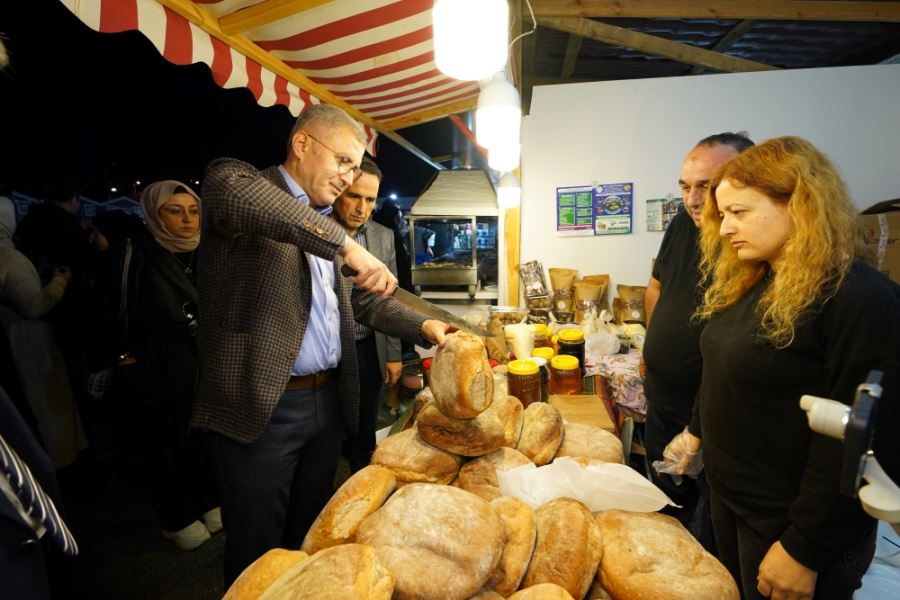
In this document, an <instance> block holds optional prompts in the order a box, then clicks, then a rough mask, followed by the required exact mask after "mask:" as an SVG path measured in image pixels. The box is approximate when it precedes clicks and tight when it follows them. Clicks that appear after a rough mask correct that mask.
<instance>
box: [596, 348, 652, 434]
mask: <svg viewBox="0 0 900 600" xmlns="http://www.w3.org/2000/svg"><path fill="white" fill-rule="evenodd" d="M591 358H592V360H590V361H585V362H586V363H587V369H586V374H587V375H602V376H603V377H604V378H605V379H606V382H607V385H608V387H609V394H610V396H611V397H612V399H613V400H614V401H615V403H616V404H617V405H618V407H619V408H620V409H624V410H625V411H626V412H627V413H629V414H630V415H631V416H633V417H635V419H637V420H643V418H644V417H645V416H646V415H647V398H646V396H644V380H643V379H642V378H641V375H640V372H639V371H638V363H640V361H641V353H640V352H639V351H638V350H635V349H634V348H632V349H631V350H629V351H628V353H627V354H602V355H598V356H596V357H591Z"/></svg>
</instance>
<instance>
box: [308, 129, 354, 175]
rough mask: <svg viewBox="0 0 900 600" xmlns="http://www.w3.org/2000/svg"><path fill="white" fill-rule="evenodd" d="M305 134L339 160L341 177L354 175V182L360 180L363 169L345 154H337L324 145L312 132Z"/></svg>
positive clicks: (338, 168)
mask: <svg viewBox="0 0 900 600" xmlns="http://www.w3.org/2000/svg"><path fill="white" fill-rule="evenodd" d="M303 133H305V134H306V135H308V136H309V138H310V139H311V140H312V141H314V142H315V143H317V144H320V145H321V146H322V147H323V148H325V149H326V150H328V151H329V152H331V153H332V154H334V157H335V158H337V161H338V167H337V170H338V174H339V175H346V174H347V173H352V174H353V181H356V180H357V179H359V176H360V175H362V168H361V167H360V166H359V165H355V164H353V161H352V160H350V159H349V158H347V157H346V156H344V155H343V154H340V153H338V152H336V151H335V150H332V149H331V148H329V147H328V146H326V145H325V144H323V143H322V142H321V141H319V140H318V139H317V138H316V137H315V136H314V135H313V134H311V133H310V132H308V131H304V132H303Z"/></svg>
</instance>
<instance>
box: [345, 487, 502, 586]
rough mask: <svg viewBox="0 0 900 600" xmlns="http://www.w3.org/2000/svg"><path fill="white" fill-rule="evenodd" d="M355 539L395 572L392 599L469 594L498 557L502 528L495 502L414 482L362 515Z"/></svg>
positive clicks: (482, 582)
mask: <svg viewBox="0 0 900 600" xmlns="http://www.w3.org/2000/svg"><path fill="white" fill-rule="evenodd" d="M356 539H357V540H358V541H359V542H360V543H363V544H369V545H371V546H373V547H374V548H375V551H376V552H377V553H378V557H379V558H380V559H381V562H382V563H383V564H384V565H385V566H386V567H387V568H388V569H389V570H390V571H391V572H392V573H394V574H395V576H396V577H397V584H396V587H395V589H394V600H413V599H415V600H465V599H466V598H469V597H471V596H473V595H474V594H475V593H477V592H478V591H479V590H481V589H482V587H483V586H484V584H485V582H487V580H488V578H489V577H490V575H491V573H493V572H494V569H495V568H496V567H497V563H498V562H499V561H500V555H501V552H502V549H503V529H502V526H501V524H500V518H499V517H498V516H497V514H496V513H495V512H494V509H492V508H491V505H490V504H488V503H487V502H485V501H484V500H482V499H481V498H479V497H478V496H476V495H475V494H470V493H469V492H467V491H465V490H461V489H458V488H455V487H451V486H447V485H432V484H427V483H411V484H409V485H406V486H404V487H402V488H400V489H399V490H397V491H396V492H394V494H393V495H392V496H391V497H390V498H388V501H387V502H385V504H384V506H382V507H381V508H380V509H379V510H377V511H376V512H375V514H373V515H372V516H370V517H369V518H367V519H366V520H365V521H363V523H362V525H361V526H360V528H359V530H358V531H357V534H356Z"/></svg>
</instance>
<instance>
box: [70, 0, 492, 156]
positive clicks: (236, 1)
mask: <svg viewBox="0 0 900 600" xmlns="http://www.w3.org/2000/svg"><path fill="white" fill-rule="evenodd" d="M60 1H61V2H62V3H63V4H64V5H65V6H66V7H68V8H69V10H71V11H72V12H73V13H74V14H75V15H76V16H77V17H78V18H79V19H81V20H82V21H83V22H84V23H85V24H87V25H88V26H89V27H91V28H92V29H94V30H96V31H100V32H118V31H126V30H133V29H136V30H138V31H140V32H142V33H143V34H144V35H145V36H147V38H149V39H150V41H151V42H153V44H154V45H155V46H156V48H157V49H158V50H159V52H160V53H161V54H162V55H163V56H164V57H165V58H166V59H167V60H169V61H171V62H173V63H176V64H191V63H196V62H202V63H205V64H206V65H208V66H209V68H210V70H211V71H212V76H213V78H214V79H215V81H216V83H218V84H219V85H220V86H222V87H225V88H233V87H246V88H248V89H249V90H250V91H251V92H252V93H253V95H254V97H255V98H256V100H257V102H258V103H259V104H260V105H263V106H272V105H274V104H283V105H285V106H287V107H288V109H290V111H291V113H292V114H294V115H299V114H300V113H301V112H302V111H303V110H304V109H305V108H306V107H307V106H309V105H311V104H316V103H319V102H328V103H331V104H337V105H339V106H342V107H344V108H346V109H348V111H349V112H350V113H351V114H353V115H354V116H355V117H356V118H358V119H359V120H360V121H361V122H363V124H364V125H366V128H367V133H368V134H369V150H370V151H371V152H373V153H374V145H375V136H376V133H375V132H376V131H380V132H382V133H384V134H386V135H388V136H389V137H391V139H394V140H402V141H401V142H400V143H401V145H407V144H408V142H406V143H405V144H404V143H403V142H405V140H403V138H401V137H400V136H398V135H397V134H395V133H394V132H393V130H394V129H396V128H399V127H403V126H407V125H411V124H415V123H416V122H422V121H425V120H430V119H434V118H439V117H442V116H447V115H449V114H453V113H456V112H461V111H464V110H468V109H469V108H472V107H473V106H474V103H475V98H476V97H477V95H478V84H477V83H475V82H470V81H459V80H456V79H451V78H449V77H447V76H445V75H444V74H442V73H441V72H440V71H438V69H437V67H436V66H435V64H434V52H433V43H432V30H431V8H432V5H433V3H434V2H433V0H330V1H329V0H195V1H193V2H192V1H191V0H60ZM407 148H408V149H411V150H417V149H415V148H414V147H411V145H409V146H407ZM422 157H423V158H425V157H424V156H422Z"/></svg>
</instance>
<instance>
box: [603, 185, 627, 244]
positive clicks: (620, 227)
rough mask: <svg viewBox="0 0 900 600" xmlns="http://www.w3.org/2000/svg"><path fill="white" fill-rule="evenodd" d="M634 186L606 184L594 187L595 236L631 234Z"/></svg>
mask: <svg viewBox="0 0 900 600" xmlns="http://www.w3.org/2000/svg"><path fill="white" fill-rule="evenodd" d="M633 198H634V184H632V183H604V184H597V185H595V186H594V235H612V234H617V233H631V215H632V200H633Z"/></svg>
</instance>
